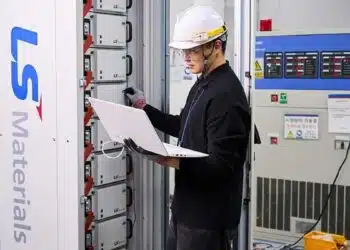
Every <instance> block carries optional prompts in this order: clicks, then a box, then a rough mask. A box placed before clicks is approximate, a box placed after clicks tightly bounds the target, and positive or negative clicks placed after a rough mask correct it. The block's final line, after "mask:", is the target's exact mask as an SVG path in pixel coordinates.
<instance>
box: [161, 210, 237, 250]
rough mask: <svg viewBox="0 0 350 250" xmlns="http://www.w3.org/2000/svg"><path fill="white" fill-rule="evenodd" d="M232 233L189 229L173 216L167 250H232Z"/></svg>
mask: <svg viewBox="0 0 350 250" xmlns="http://www.w3.org/2000/svg"><path fill="white" fill-rule="evenodd" d="M231 239H232V232H231V231H225V230H222V231H216V230H207V229H197V228H189V227H187V226H185V225H182V224H181V223H178V222H177V220H176V216H174V215H172V216H171V220H170V225H169V230H168V239H167V250H231V248H230V240H231Z"/></svg>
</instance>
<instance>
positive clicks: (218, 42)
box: [214, 40, 222, 50]
mask: <svg viewBox="0 0 350 250" xmlns="http://www.w3.org/2000/svg"><path fill="white" fill-rule="evenodd" d="M214 46H215V49H217V50H220V49H221V47H222V43H221V41H220V40H216V41H215V45H214Z"/></svg>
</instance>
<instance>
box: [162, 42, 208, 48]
mask: <svg viewBox="0 0 350 250" xmlns="http://www.w3.org/2000/svg"><path fill="white" fill-rule="evenodd" d="M202 44H203V43H194V42H178V41H174V42H171V43H169V47H170V48H173V49H192V48H195V47H197V46H200V45H202Z"/></svg>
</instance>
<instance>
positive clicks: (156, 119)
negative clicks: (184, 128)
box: [143, 104, 181, 137]
mask: <svg viewBox="0 0 350 250" xmlns="http://www.w3.org/2000/svg"><path fill="white" fill-rule="evenodd" d="M143 110H144V111H145V112H146V114H147V116H148V117H149V119H150V120H151V122H152V125H153V126H154V127H155V128H157V129H159V130H160V131H162V132H164V133H166V134H168V135H171V136H174V137H178V136H179V132H180V126H181V116H180V115H169V114H166V113H164V112H162V111H160V110H159V109H156V108H155V107H153V106H151V105H148V104H147V105H146V106H145V107H144V108H143Z"/></svg>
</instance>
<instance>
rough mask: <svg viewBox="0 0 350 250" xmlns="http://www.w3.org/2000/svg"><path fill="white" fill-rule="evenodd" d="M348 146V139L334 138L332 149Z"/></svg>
mask: <svg viewBox="0 0 350 250" xmlns="http://www.w3.org/2000/svg"><path fill="white" fill-rule="evenodd" d="M348 147H349V140H335V141H334V149H335V150H347V149H348Z"/></svg>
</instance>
